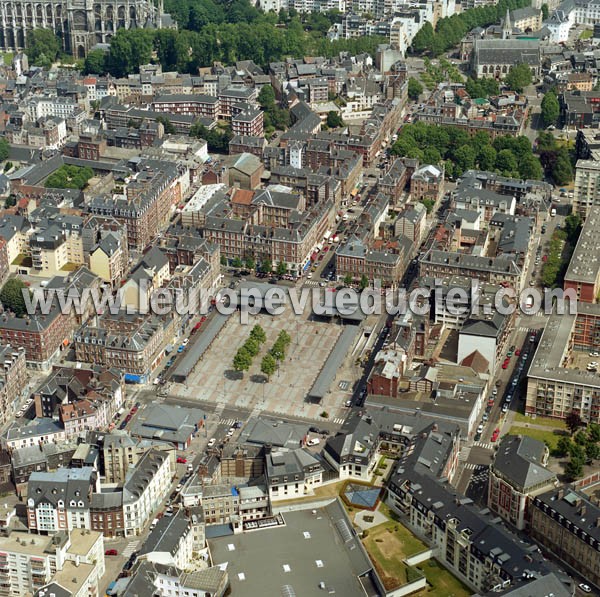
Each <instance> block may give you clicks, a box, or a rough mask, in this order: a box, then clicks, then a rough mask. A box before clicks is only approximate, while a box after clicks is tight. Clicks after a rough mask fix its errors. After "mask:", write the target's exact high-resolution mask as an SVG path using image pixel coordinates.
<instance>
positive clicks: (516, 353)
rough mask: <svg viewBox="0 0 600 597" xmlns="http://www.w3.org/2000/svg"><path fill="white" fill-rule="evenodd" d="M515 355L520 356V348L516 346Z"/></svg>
mask: <svg viewBox="0 0 600 597" xmlns="http://www.w3.org/2000/svg"><path fill="white" fill-rule="evenodd" d="M515 356H518V357H520V356H521V351H520V349H518V348H517V350H515Z"/></svg>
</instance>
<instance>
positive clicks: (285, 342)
mask: <svg viewBox="0 0 600 597" xmlns="http://www.w3.org/2000/svg"><path fill="white" fill-rule="evenodd" d="M291 342H292V338H291V337H290V335H289V334H288V333H287V332H286V331H285V330H281V331H280V332H279V334H278V335H277V340H275V343H274V344H273V346H272V347H271V350H269V352H268V353H267V354H266V355H265V356H264V357H263V359H262V361H261V364H260V371H261V373H263V374H264V375H266V376H267V379H269V378H270V377H271V375H273V373H275V371H277V367H278V366H279V363H280V362H282V361H283V360H284V359H285V351H286V350H287V349H288V346H289V345H290V343H291Z"/></svg>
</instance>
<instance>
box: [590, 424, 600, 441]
mask: <svg viewBox="0 0 600 597" xmlns="http://www.w3.org/2000/svg"><path fill="white" fill-rule="evenodd" d="M588 437H589V438H590V441H592V442H600V425H598V424H597V423H590V424H589V425H588Z"/></svg>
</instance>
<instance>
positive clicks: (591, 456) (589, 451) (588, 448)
mask: <svg viewBox="0 0 600 597" xmlns="http://www.w3.org/2000/svg"><path fill="white" fill-rule="evenodd" d="M585 455H586V456H587V458H588V460H598V458H600V446H599V445H598V444H597V443H596V442H592V441H588V442H587V443H586V444H585Z"/></svg>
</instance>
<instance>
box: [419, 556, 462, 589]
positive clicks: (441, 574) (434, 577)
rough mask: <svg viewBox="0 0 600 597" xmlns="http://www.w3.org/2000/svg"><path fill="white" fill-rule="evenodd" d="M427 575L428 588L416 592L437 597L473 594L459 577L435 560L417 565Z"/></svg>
mask: <svg viewBox="0 0 600 597" xmlns="http://www.w3.org/2000/svg"><path fill="white" fill-rule="evenodd" d="M417 569H418V570H421V571H422V572H423V573H424V574H425V576H426V577H427V582H428V583H429V585H431V586H428V587H427V589H424V590H423V591H419V592H418V593H415V595H418V596H419V597H420V596H421V595H431V596H435V597H467V596H468V595H472V593H473V592H472V591H471V590H469V589H468V588H467V587H466V586H465V585H463V584H462V583H461V582H460V580H458V578H456V577H455V576H452V574H450V572H448V570H446V569H445V568H444V567H442V566H440V564H438V563H437V562H436V561H435V560H428V561H427V562H424V563H423V564H419V565H418V566H417Z"/></svg>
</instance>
